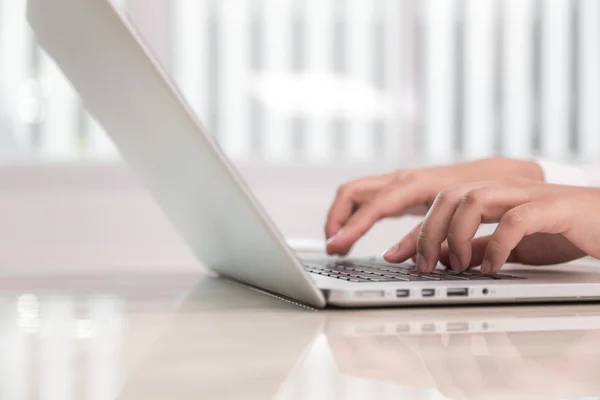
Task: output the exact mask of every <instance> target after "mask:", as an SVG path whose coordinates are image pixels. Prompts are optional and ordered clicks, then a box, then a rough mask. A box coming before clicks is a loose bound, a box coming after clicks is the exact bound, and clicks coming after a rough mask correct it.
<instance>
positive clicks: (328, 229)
mask: <svg viewBox="0 0 600 400" xmlns="http://www.w3.org/2000/svg"><path fill="white" fill-rule="evenodd" d="M392 179H393V178H392V175H391V174H386V175H381V176H374V177H369V178H363V179H358V180H355V181H353V182H350V183H347V184H345V185H342V186H340V188H339V189H338V191H337V194H336V197H335V199H334V201H333V203H332V204H331V207H330V208H329V212H328V214H327V222H326V223H325V235H326V237H327V239H329V238H331V237H332V236H333V235H335V234H337V233H338V232H339V230H340V229H341V228H342V226H343V225H344V224H345V223H346V221H347V220H348V218H350V216H351V215H352V212H353V211H354V209H355V208H356V207H357V206H359V205H360V204H361V203H362V202H364V201H366V198H368V197H369V196H370V195H372V194H373V193H374V192H377V191H379V190H381V189H382V188H383V187H384V186H385V185H387V184H388V183H390V182H391V180H392Z"/></svg>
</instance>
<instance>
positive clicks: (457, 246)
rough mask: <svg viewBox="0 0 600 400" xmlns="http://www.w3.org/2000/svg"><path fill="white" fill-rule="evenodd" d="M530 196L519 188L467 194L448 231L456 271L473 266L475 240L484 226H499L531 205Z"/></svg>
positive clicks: (503, 188)
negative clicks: (514, 210)
mask: <svg viewBox="0 0 600 400" xmlns="http://www.w3.org/2000/svg"><path fill="white" fill-rule="evenodd" d="M529 197H530V196H529V195H528V192H527V191H525V190H523V189H522V188H518V187H507V186H492V187H482V188H477V189H474V190H471V191H469V192H467V193H466V194H465V195H464V196H463V197H462V199H461V201H460V204H459V205H458V207H457V208H456V211H455V212H454V215H453V216H452V220H451V222H450V227H449V228H448V245H449V250H450V256H449V258H450V260H453V259H454V263H455V264H458V265H456V266H455V267H454V268H453V269H456V270H460V271H463V270H465V269H467V268H468V267H469V266H470V265H471V257H472V254H471V248H472V246H471V240H472V239H473V237H474V236H475V235H476V234H477V230H478V229H479V227H480V226H481V224H482V223H490V222H498V221H499V220H500V218H502V216H503V215H504V213H506V212H507V211H508V210H510V209H511V208H514V207H516V206H518V205H520V204H523V203H526V202H528V201H530V199H529Z"/></svg>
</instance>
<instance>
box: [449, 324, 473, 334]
mask: <svg viewBox="0 0 600 400" xmlns="http://www.w3.org/2000/svg"><path fill="white" fill-rule="evenodd" d="M468 330H469V324H468V323H466V322H448V323H447V324H446V332H449V333H450V332H466V331H468Z"/></svg>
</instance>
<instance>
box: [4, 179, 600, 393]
mask: <svg viewBox="0 0 600 400" xmlns="http://www.w3.org/2000/svg"><path fill="white" fill-rule="evenodd" d="M4 171H5V170H4ZM20 174H21V175H23V174H22V171H21V172H20ZM34 175H35V174H34ZM35 176H37V175H35ZM21 178H23V176H21V177H20V178H19V179H14V178H11V175H10V174H8V175H6V174H4V172H3V170H0V188H2V189H0V219H1V221H2V223H1V224H0V243H3V251H2V252H0V264H1V265H2V268H1V269H0V348H1V350H2V351H1V352H0V399H7V400H13V399H14V400H21V399H23V400H24V399H44V400H45V399H57V400H79V399H82V400H84V399H85V400H87V399H90V400H92V399H93V400H112V399H122V400H158V399H169V400H170V399H177V400H187V399H190V400H192V399H193V400H197V399H270V398H275V399H284V400H285V399H289V400H292V399H293V400H300V399H302V400H304V399H306V400H314V399H339V400H346V399H348V400H358V399H382V400H388V399H389V400H391V399H394V400H396V399H432V400H433V399H444V398H456V399H520V398H522V399H531V398H533V399H549V398H552V399H554V398H557V399H567V398H569V399H571V398H580V399H584V398H585V399H589V398H594V397H592V396H600V379H599V377H600V372H599V371H600V304H588V305H586V304H576V305H540V306H510V307H504V306H503V307H469V308H452V307H446V308H430V309H427V308H406V309H388V310H368V311H341V310H326V311H322V312H311V311H307V310H305V309H302V308H298V307H296V306H293V305H291V304H288V303H285V302H281V301H279V300H276V299H273V298H270V297H267V296H264V295H261V294H258V293H256V292H253V291H250V290H248V289H246V288H244V287H238V286H237V285H234V284H231V283H227V282H223V281H219V280H215V279H213V278H208V277H206V275H204V273H203V272H202V269H201V268H200V267H199V266H198V265H197V263H195V261H194V260H193V258H192V257H191V256H190V255H189V253H188V252H187V250H186V248H185V246H183V245H182V244H181V243H180V242H178V239H177V237H176V235H175V234H174V231H173V230H172V228H171V227H170V226H169V225H168V223H167V222H166V221H164V219H162V217H161V216H160V213H159V212H158V211H157V209H156V207H155V206H154V204H153V203H152V202H151V201H149V200H148V198H147V197H144V195H142V194H140V192H139V189H135V190H133V189H130V188H128V187H121V188H119V187H114V186H115V185H113V184H112V183H111V185H112V187H111V189H110V190H109V191H108V192H107V190H108V189H107V188H95V187H92V188H90V187H80V188H66V187H62V188H61V187H60V186H61V185H60V182H56V181H52V180H51V179H50V178H48V177H44V178H43V179H42V180H41V182H38V183H35V182H34V181H35V179H33V181H32V180H31V179H30V183H32V182H33V183H35V184H34V185H29V186H27V185H25V184H22V182H25V181H27V179H28V178H27V177H25V178H26V179H25V180H22V179H21ZM49 179H50V182H51V183H50V184H47V186H46V187H45V188H44V187H40V186H39V185H41V186H43V185H42V183H43V182H46V183H47V182H49ZM11 182H13V184H12V186H11ZM14 182H18V184H14ZM82 182H87V180H86V179H84V180H82ZM23 185H24V186H23ZM84 186H85V185H84ZM117 186H118V185H117ZM109 192H110V193H109ZM32 193H33V194H35V196H33V195H32ZM328 196H329V194H325V195H324V199H325V201H326V199H327V197H328ZM262 198H263V200H264V201H265V202H266V203H269V201H271V204H273V205H275V204H277V203H279V201H278V200H277V199H276V197H269V195H268V193H266V192H263V195H262ZM269 199H271V200H269ZM276 200H277V201H276ZM300 200H302V199H296V201H300ZM315 201H316V200H315ZM309 203H310V202H309ZM310 204H312V203H310ZM269 209H270V211H271V212H272V214H273V215H274V218H275V219H276V220H278V222H280V223H281V224H282V225H283V229H284V231H287V232H291V233H292V234H293V235H294V236H297V233H298V234H299V235H302V234H303V232H304V231H302V229H304V228H302V227H300V228H299V230H298V231H295V230H294V229H293V228H292V227H293V226H295V225H294V224H295V223H296V222H294V221H287V222H288V224H287V225H286V221H285V218H284V217H283V215H284V214H285V213H284V212H283V210H278V209H276V208H271V207H269ZM325 210H326V204H325V203H323V202H320V203H318V204H317V203H315V212H317V214H318V215H317V216H316V217H314V219H313V220H314V221H318V220H319V219H320V218H321V214H322V213H323V212H324V211H325ZM307 212H309V211H307ZM307 229H308V228H307ZM311 229H312V228H311ZM388 229H390V230H388V231H385V230H381V231H378V232H374V233H373V235H374V236H372V237H371V238H370V239H367V240H366V241H365V243H366V244H365V245H364V246H365V247H362V248H363V249H364V250H371V249H376V248H379V247H381V246H384V245H387V244H388V243H387V242H386V243H382V242H383V240H382V238H383V239H385V240H387V241H389V238H390V237H392V236H394V235H395V233H393V232H394V231H395V229H394V225H388ZM319 231H320V228H316V229H315V230H314V231H309V230H307V231H306V232H307V233H311V232H314V233H317V232H319ZM398 234H400V232H398ZM369 246H370V247H369ZM465 329H466V331H465ZM447 330H450V331H452V333H450V334H449V333H443V332H446V331H447ZM595 398H598V397H595Z"/></svg>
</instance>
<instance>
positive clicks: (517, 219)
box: [500, 209, 525, 228]
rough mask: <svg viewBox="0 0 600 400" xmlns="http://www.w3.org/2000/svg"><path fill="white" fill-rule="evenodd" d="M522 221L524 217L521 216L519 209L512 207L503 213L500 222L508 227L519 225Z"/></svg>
mask: <svg viewBox="0 0 600 400" xmlns="http://www.w3.org/2000/svg"><path fill="white" fill-rule="evenodd" d="M524 221H525V219H524V218H523V215H522V213H521V211H519V210H515V209H513V210H510V211H508V212H507V213H506V214H504V216H503V217H502V220H501V221H500V222H501V223H504V224H506V225H508V226H509V227H512V228H517V227H519V226H521V225H522V224H523V222H524Z"/></svg>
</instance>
